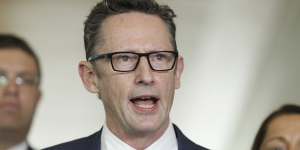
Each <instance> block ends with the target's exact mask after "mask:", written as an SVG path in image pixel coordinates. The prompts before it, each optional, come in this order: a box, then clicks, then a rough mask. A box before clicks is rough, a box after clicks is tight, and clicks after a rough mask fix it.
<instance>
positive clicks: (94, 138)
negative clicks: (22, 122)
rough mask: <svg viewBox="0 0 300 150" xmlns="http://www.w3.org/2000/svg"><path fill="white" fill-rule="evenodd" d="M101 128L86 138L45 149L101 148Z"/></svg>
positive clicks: (97, 149) (84, 149)
mask: <svg viewBox="0 0 300 150" xmlns="http://www.w3.org/2000/svg"><path fill="white" fill-rule="evenodd" d="M100 135H101V130H100V131H98V132H96V133H94V134H92V135H90V136H88V137H84V138H80V139H76V140H73V141H69V142H65V143H62V144H58V145H54V146H51V147H48V148H45V149H43V150H87V149H89V150H100V145H101V144H100V141H101V140H100V139H101V138H100V137H101V136H100Z"/></svg>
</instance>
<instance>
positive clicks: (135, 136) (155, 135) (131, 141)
mask: <svg viewBox="0 0 300 150" xmlns="http://www.w3.org/2000/svg"><path fill="white" fill-rule="evenodd" d="M119 125H120V124H119ZM168 126H169V120H167V121H165V123H163V124H162V125H161V126H160V127H159V128H158V129H156V130H155V131H150V132H142V131H127V130H125V129H124V128H123V127H121V126H111V125H110V124H109V123H108V122H107V127H108V129H109V130H110V131H111V132H112V133H113V134H114V135H116V136H117V137H118V138H119V139H121V140H122V141H123V142H125V143H127V144H128V145H130V146H131V147H133V148H135V149H136V150H144V149H146V148H147V147H149V146H150V145H151V144H153V143H154V142H155V141H156V140H158V139H159V138H160V137H161V136H162V135H163V134H164V132H165V131H166V130H167V128H168Z"/></svg>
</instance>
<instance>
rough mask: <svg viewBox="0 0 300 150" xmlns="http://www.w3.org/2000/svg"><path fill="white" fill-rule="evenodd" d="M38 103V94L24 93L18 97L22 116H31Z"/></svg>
mask: <svg viewBox="0 0 300 150" xmlns="http://www.w3.org/2000/svg"><path fill="white" fill-rule="evenodd" d="M38 101H39V94H38V93H36V92H34V93H29V92H28V93H26V94H25V93H24V94H21V95H20V104H21V107H22V112H23V113H24V115H27V116H29V117H30V116H31V115H33V113H34V112H35V109H36V106H37V104H38Z"/></svg>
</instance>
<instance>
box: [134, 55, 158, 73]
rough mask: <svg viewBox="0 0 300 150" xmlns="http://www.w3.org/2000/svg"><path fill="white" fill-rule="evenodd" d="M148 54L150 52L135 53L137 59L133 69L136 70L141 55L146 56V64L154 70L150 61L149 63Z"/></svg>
mask: <svg viewBox="0 0 300 150" xmlns="http://www.w3.org/2000/svg"><path fill="white" fill-rule="evenodd" d="M150 54H151V53H137V54H136V55H138V60H137V62H136V65H135V67H134V69H133V71H134V70H136V69H137V67H138V66H139V64H140V61H141V58H142V57H145V58H146V60H147V62H148V65H149V67H150V68H151V70H153V71H155V69H154V68H153V67H152V65H151V63H150V59H149V56H150Z"/></svg>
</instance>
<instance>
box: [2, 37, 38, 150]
mask: <svg viewBox="0 0 300 150" xmlns="http://www.w3.org/2000/svg"><path fill="white" fill-rule="evenodd" d="M40 78H41V70H40V65H39V61H38V58H37V56H36V54H35V53H34V52H33V50H32V49H31V48H30V46H29V45H28V44H27V43H26V42H25V41H24V40H22V39H21V38H18V37H15V36H13V35H7V34H0V150H31V149H33V148H32V147H31V146H30V145H29V144H28V143H27V141H26V138H27V134H28V132H29V129H30V126H31V122H32V119H33V115H34V112H35V110H36V107H37V105H38V102H39V99H40V95H41V93H40V89H39V83H40Z"/></svg>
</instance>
